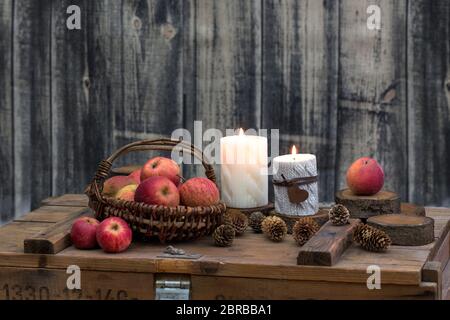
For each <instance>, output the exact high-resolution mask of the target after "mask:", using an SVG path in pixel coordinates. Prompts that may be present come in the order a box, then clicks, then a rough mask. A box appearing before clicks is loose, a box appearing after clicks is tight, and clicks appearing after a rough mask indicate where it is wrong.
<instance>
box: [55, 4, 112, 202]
mask: <svg viewBox="0 0 450 320" xmlns="http://www.w3.org/2000/svg"><path fill="white" fill-rule="evenodd" d="M70 5H77V6H79V7H80V9H81V28H82V29H81V30H69V29H67V26H66V19H67V17H68V14H67V13H66V9H67V7H68V6H70ZM52 6H53V7H52V19H51V21H52V33H51V35H52V40H51V41H52V51H51V59H52V70H51V73H52V79H51V85H52V96H51V99H52V133H53V137H52V142H53V143H52V158H53V168H54V169H53V173H52V181H53V183H52V185H53V190H52V191H53V194H55V195H58V194H64V193H67V192H78V193H81V192H82V191H83V190H84V187H85V186H86V185H87V183H88V182H89V181H90V179H91V178H92V175H93V170H94V166H95V165H96V164H97V162H98V160H99V156H101V154H97V150H98V151H99V152H100V153H101V151H102V149H103V146H102V145H98V146H96V147H95V149H93V145H92V142H90V141H91V139H95V138H96V135H101V132H102V130H103V129H104V128H105V126H106V125H107V124H106V123H102V120H103V116H100V115H99V114H97V115H96V114H95V112H96V111H95V110H96V109H95V108H93V109H90V106H89V91H90V88H89V87H90V81H91V80H90V79H89V68H88V61H87V33H88V32H94V30H91V29H89V28H88V20H87V18H88V14H94V13H90V8H89V7H88V4H87V1H85V0H77V1H69V0H63V1H53V2H52ZM104 111H105V113H106V111H107V109H106V108H105V109H104ZM97 112H98V111H97ZM91 117H97V119H93V118H91ZM100 119H101V120H100ZM93 121H98V122H99V123H98V125H93V123H92V122H93Z"/></svg>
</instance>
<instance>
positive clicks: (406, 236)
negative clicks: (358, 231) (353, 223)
mask: <svg viewBox="0 0 450 320" xmlns="http://www.w3.org/2000/svg"><path fill="white" fill-rule="evenodd" d="M367 224H368V225H371V226H373V227H375V228H377V229H380V230H383V231H384V232H386V233H387V234H388V235H389V237H390V238H391V240H392V244H395V245H400V246H423V245H426V244H429V243H431V242H433V241H434V220H433V219H432V218H429V217H421V216H412V215H405V214H385V215H380V216H375V217H371V218H369V219H367Z"/></svg>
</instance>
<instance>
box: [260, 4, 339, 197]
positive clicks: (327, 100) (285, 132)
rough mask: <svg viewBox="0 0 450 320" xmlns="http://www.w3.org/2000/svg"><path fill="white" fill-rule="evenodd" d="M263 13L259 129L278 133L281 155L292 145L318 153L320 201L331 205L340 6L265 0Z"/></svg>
mask: <svg viewBox="0 0 450 320" xmlns="http://www.w3.org/2000/svg"><path fill="white" fill-rule="evenodd" d="M262 11H263V12H262V17H263V24H262V39H263V43H262V50H263V54H262V66H263V70H262V72H263V77H262V112H261V118H262V128H274V129H275V128H276V129H279V130H280V141H279V142H280V146H279V147H280V149H279V152H280V154H286V153H287V152H289V151H290V148H291V147H292V145H293V144H295V145H296V146H297V148H298V149H299V150H300V152H301V153H313V154H316V155H317V164H318V170H319V172H320V174H319V186H320V192H319V198H320V199H321V200H322V201H331V200H333V199H332V198H333V193H334V191H335V190H336V188H335V182H336V179H337V177H336V176H335V172H336V170H335V165H336V154H337V152H338V150H337V149H336V148H335V146H336V142H337V136H336V132H337V130H336V129H337V122H338V117H337V115H338V114H337V108H336V106H337V99H338V83H339V81H338V72H339V67H338V64H339V63H338V53H339V32H337V30H338V29H339V2H337V1H333V0H325V1H316V0H305V1H296V0H286V1H278V0H269V1H263V2H262ZM274 147H275V145H274ZM276 151H277V150H272V152H276ZM273 155H276V154H273ZM269 190H271V192H273V188H269Z"/></svg>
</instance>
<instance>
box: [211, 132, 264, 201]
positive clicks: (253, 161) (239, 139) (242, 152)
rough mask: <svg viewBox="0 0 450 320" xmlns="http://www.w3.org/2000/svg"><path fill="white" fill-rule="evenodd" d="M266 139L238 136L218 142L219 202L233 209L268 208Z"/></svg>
mask: <svg viewBox="0 0 450 320" xmlns="http://www.w3.org/2000/svg"><path fill="white" fill-rule="evenodd" d="M267 158H268V157H267V138H265V137H260V136H247V135H244V133H243V131H242V129H241V130H240V133H239V135H235V136H228V137H224V138H221V139H220V160H221V171H220V177H221V193H222V201H223V202H224V203H225V204H226V205H227V206H228V207H233V208H242V209H244V208H254V207H260V206H265V205H267V204H268V202H269V200H268V188H269V187H268V181H267V164H268V160H267Z"/></svg>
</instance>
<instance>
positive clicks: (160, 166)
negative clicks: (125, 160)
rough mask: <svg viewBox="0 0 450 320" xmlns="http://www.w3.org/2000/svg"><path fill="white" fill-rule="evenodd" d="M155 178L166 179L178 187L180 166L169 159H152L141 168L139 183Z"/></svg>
mask: <svg viewBox="0 0 450 320" xmlns="http://www.w3.org/2000/svg"><path fill="white" fill-rule="evenodd" d="M155 176H161V177H166V178H168V179H169V180H170V181H172V182H173V183H174V184H175V185H176V186H178V184H179V183H180V166H179V165H178V164H177V163H176V162H175V161H173V160H172V159H169V158H164V157H156V158H152V159H150V160H148V161H147V163H146V164H144V166H143V167H142V171H141V181H144V180H146V179H148V178H150V177H155Z"/></svg>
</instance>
